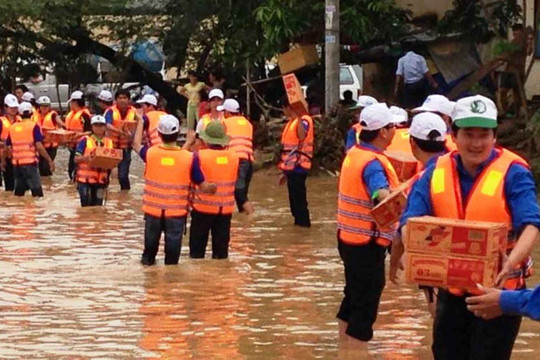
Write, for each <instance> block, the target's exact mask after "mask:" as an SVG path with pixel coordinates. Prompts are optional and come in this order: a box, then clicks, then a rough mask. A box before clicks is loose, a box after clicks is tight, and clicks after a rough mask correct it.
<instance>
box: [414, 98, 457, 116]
mask: <svg viewBox="0 0 540 360" xmlns="http://www.w3.org/2000/svg"><path fill="white" fill-rule="evenodd" d="M455 106H456V103H455V102H453V101H450V100H448V98H447V97H446V96H443V95H437V94H435V95H429V96H428V97H427V98H426V100H424V103H423V104H422V106H420V107H417V108H416V109H412V110H411V111H412V112H413V113H419V112H436V113H440V114H443V115H447V116H452V113H453V112H454V107H455Z"/></svg>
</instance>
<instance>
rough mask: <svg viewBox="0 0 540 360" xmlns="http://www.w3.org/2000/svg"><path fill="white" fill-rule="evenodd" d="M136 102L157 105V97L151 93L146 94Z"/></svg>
mask: <svg viewBox="0 0 540 360" xmlns="http://www.w3.org/2000/svg"><path fill="white" fill-rule="evenodd" d="M137 104H150V105H154V106H157V99H156V97H155V96H154V95H152V94H146V95H144V96H143V97H142V99H140V100H137Z"/></svg>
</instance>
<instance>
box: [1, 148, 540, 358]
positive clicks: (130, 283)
mask: <svg viewBox="0 0 540 360" xmlns="http://www.w3.org/2000/svg"><path fill="white" fill-rule="evenodd" d="M134 158H135V156H134ZM66 163H67V151H65V150H61V151H60V153H59V158H58V159H57V172H56V174H55V175H54V177H53V179H52V180H50V179H47V180H45V182H44V192H45V197H44V198H42V199H38V200H33V199H32V198H31V197H30V196H29V195H27V197H25V198H24V199H23V200H21V199H16V198H15V197H13V195H11V194H6V193H4V192H2V193H0V239H1V242H0V318H1V319H2V321H1V322H0V359H41V358H44V359H229V360H232V359H335V358H336V356H337V323H336V320H335V314H336V311H337V309H338V305H339V303H340V301H341V296H342V294H341V292H342V287H343V270H342V265H341V261H340V259H339V257H338V253H337V248H336V237H335V211H336V196H337V179H335V178H329V177H320V178H317V177H312V178H309V180H308V197H309V202H310V211H311V213H312V220H313V227H312V228H311V229H309V230H304V229H300V228H297V227H294V226H293V225H292V218H291V217H290V214H289V209H288V203H287V191H286V188H285V187H283V188H278V187H277V185H276V180H277V175H276V176H273V175H272V176H270V175H269V174H268V173H267V172H260V173H257V174H256V175H255V178H254V181H253V184H252V187H251V198H252V200H254V203H255V207H256V211H257V213H256V215H255V217H254V218H253V219H252V220H251V221H250V220H248V219H247V218H245V217H244V216H242V215H235V217H234V218H233V230H232V239H231V250H230V254H229V260H224V261H223V260H222V261H217V260H210V259H206V260H197V261H195V260H190V259H189V258H188V256H187V253H188V239H187V237H185V238H184V240H183V249H182V256H181V258H180V265H178V266H172V267H167V268H166V267H165V266H164V265H163V252H162V251H163V245H162V246H161V248H160V253H159V255H158V265H157V266H154V267H151V268H144V267H142V266H141V265H140V264H139V259H140V255H141V252H142V248H143V216H142V212H141V210H140V208H141V196H142V189H143V183H142V179H141V174H142V168H143V165H142V163H141V162H140V161H139V159H138V158H137V159H135V160H134V162H133V164H132V182H133V183H134V185H133V190H132V191H131V192H130V193H120V191H119V187H118V184H117V181H116V179H114V181H113V183H112V185H111V187H110V191H109V196H108V200H107V205H106V207H103V208H99V207H98V208H91V209H81V208H80V205H79V199H78V196H77V193H76V190H75V188H74V186H73V185H70V184H69V183H68V181H67V174H66V171H65V169H66ZM272 174H273V173H272ZM207 257H208V254H207ZM535 259H536V260H537V261H539V262H540V248H537V250H536V253H535ZM536 269H539V267H538V266H536ZM537 273H538V272H537ZM539 282H540V276H539V275H538V274H537V275H535V276H534V277H533V279H532V280H530V281H529V284H530V285H534V284H537V283H539ZM379 310H380V311H379V317H378V320H377V324H376V332H375V336H374V340H373V341H372V342H371V343H370V345H369V349H370V355H371V356H370V359H388V360H395V359H401V360H412V359H431V358H432V356H431V351H430V344H431V334H430V332H431V318H430V316H429V314H428V312H427V309H426V306H425V301H424V299H423V295H422V294H420V293H419V292H418V291H417V290H415V289H414V288H413V287H412V286H406V287H400V288H398V287H396V286H394V285H393V284H390V283H389V282H388V284H387V287H386V289H385V292H384V294H383V299H382V304H381V306H380V308H379ZM539 330H540V325H539V324H538V323H533V322H531V321H529V320H526V321H524V322H523V325H522V327H521V332H520V335H519V338H518V340H517V343H516V346H515V348H514V355H513V357H512V359H517V360H521V359H529V360H530V359H535V358H539V357H540V331H539Z"/></svg>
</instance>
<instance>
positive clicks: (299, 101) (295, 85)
mask: <svg viewBox="0 0 540 360" xmlns="http://www.w3.org/2000/svg"><path fill="white" fill-rule="evenodd" d="M283 85H284V86H285V91H286V92H287V98H288V99H289V104H290V105H291V108H292V109H293V110H294V112H295V113H296V114H298V115H307V114H308V113H309V112H308V104H307V102H306V99H305V98H304V93H303V92H302V87H300V83H299V82H298V79H296V75H294V74H289V75H285V76H283Z"/></svg>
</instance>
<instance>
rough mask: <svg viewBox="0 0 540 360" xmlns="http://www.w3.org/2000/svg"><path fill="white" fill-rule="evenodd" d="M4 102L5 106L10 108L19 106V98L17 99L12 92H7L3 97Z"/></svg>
mask: <svg viewBox="0 0 540 360" xmlns="http://www.w3.org/2000/svg"><path fill="white" fill-rule="evenodd" d="M4 104H6V106H7V107H10V108H15V107H16V108H18V107H19V100H17V97H16V96H15V95H13V94H7V95H6V97H5V98H4Z"/></svg>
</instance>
